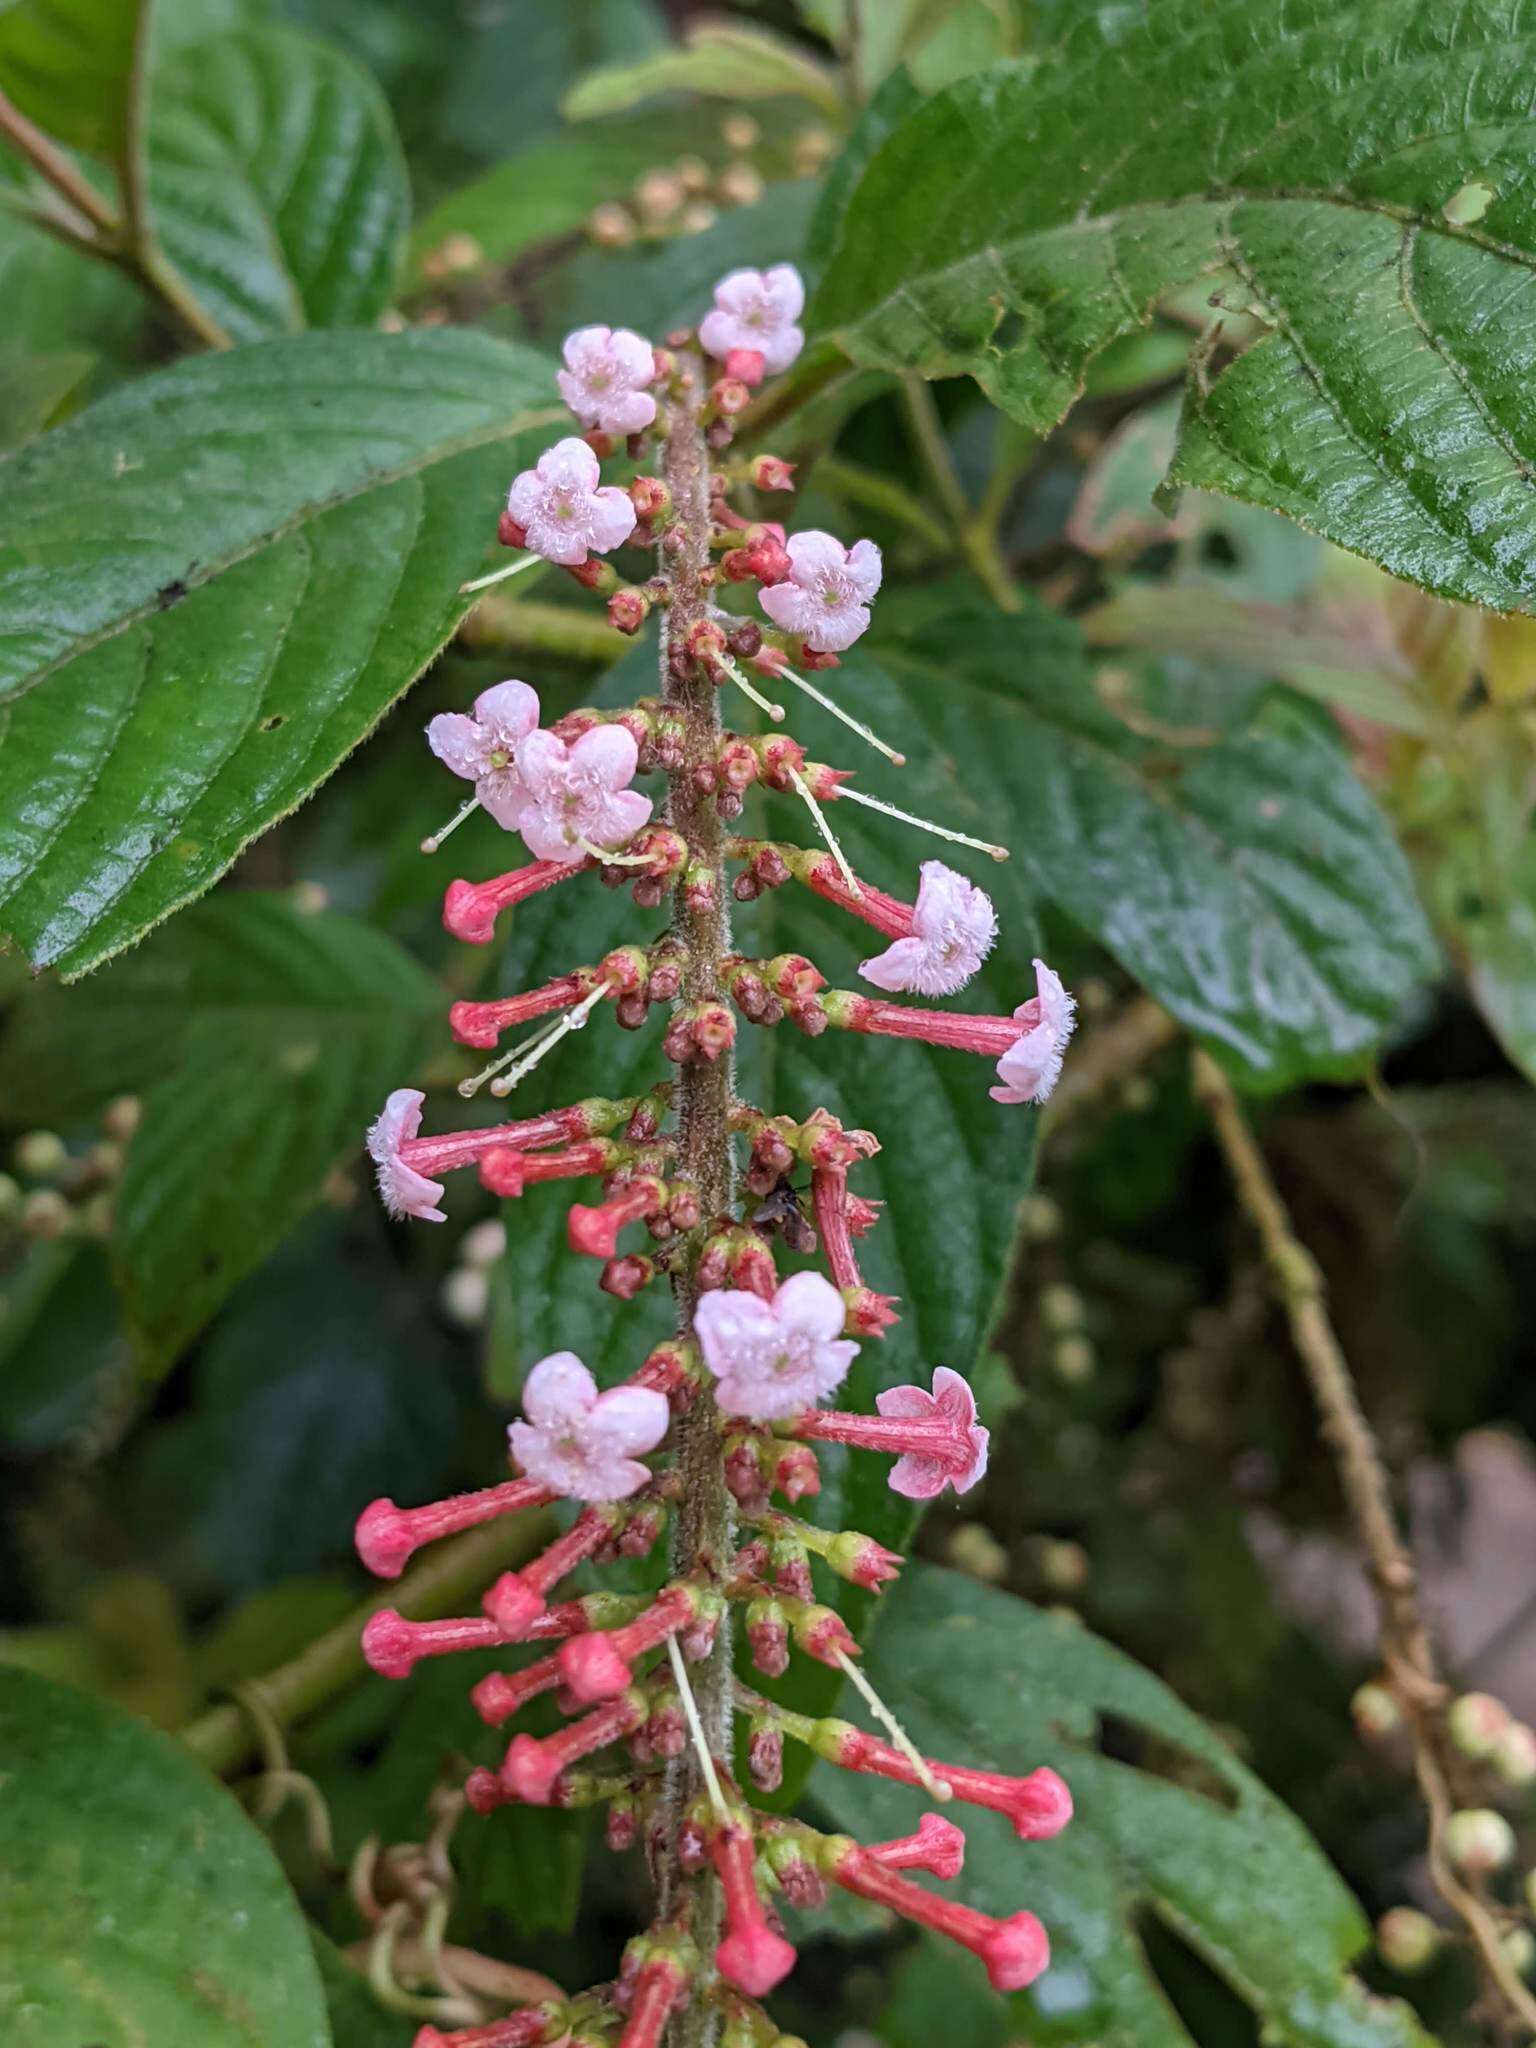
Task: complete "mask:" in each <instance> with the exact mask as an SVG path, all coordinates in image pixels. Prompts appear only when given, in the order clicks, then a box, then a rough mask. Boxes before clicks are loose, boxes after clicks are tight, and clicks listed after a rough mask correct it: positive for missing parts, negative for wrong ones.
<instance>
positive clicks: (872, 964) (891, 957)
mask: <svg viewBox="0 0 1536 2048" xmlns="http://www.w3.org/2000/svg"><path fill="white" fill-rule="evenodd" d="M918 900H919V903H920V902H921V900H922V899H921V898H919V899H918ZM926 952H927V947H926V945H925V944H924V942H923V940H921V939H916V938H912V939H896V940H894V941H893V942H892V943H891V944H890V945H889V946H887V947H886V949H885V951H884V952H883V953H876V954H875V955H874V957H873V959H870V960H862V961H860V963H859V972H860V974H862V975H863V977H864V979H865V980H866V981H870V982H873V983H874V985H875V987H876V988H883V989H888V990H889V991H890V992H891V994H892V995H904V994H906V992H907V991H908V990H910V989H912V988H914V987H915V986H916V974H917V970H918V969H919V968H920V967H921V965H922V963H923V958H924V955H925V954H926Z"/></svg>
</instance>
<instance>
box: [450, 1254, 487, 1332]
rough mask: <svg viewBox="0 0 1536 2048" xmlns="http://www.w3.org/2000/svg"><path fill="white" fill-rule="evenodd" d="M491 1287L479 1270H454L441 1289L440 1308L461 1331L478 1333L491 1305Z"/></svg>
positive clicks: (476, 1267)
mask: <svg viewBox="0 0 1536 2048" xmlns="http://www.w3.org/2000/svg"><path fill="white" fill-rule="evenodd" d="M490 1298H491V1283H490V1281H489V1279H488V1278H487V1277H486V1274H485V1272H484V1270H483V1269H482V1268H480V1267H478V1266H455V1267H454V1269H453V1271H452V1272H451V1273H450V1274H449V1275H448V1277H447V1279H446V1280H444V1282H443V1284H442V1286H441V1287H440V1288H439V1289H438V1294H437V1305H438V1307H439V1308H440V1309H441V1310H442V1312H443V1315H444V1316H445V1317H446V1319H447V1320H448V1321H449V1322H450V1323H454V1324H456V1325H457V1326H458V1328H459V1329H461V1330H478V1329H479V1327H480V1325H481V1324H482V1323H483V1322H484V1321H485V1312H486V1309H487V1307H488V1306H489V1304H490Z"/></svg>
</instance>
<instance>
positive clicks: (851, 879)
mask: <svg viewBox="0 0 1536 2048" xmlns="http://www.w3.org/2000/svg"><path fill="white" fill-rule="evenodd" d="M786 768H787V773H788V775H789V779H790V781H791V782H792V783H793V784H794V787H795V793H796V795H797V796H798V797H799V798H800V800H801V802H802V803H803V804H804V805H805V807H806V809H807V810H808V811H809V812H810V814H811V821H812V823H813V824H814V825H815V827H816V830H817V831H818V832H819V833H820V834H821V836H822V838H823V839H824V840H825V841H826V847H827V851H828V853H830V854H831V856H832V858H833V859H834V860H835V861H836V862H837V865H838V868H839V870H840V872H841V874H842V877H843V880H844V881H845V882H846V883H847V884H848V891H849V894H850V895H851V896H853V897H855V898H858V897H860V896H862V895H863V894H864V891H863V889H862V888H861V887H860V886H859V878H858V876H857V875H856V874H855V873H854V872H853V869H852V868H851V867H850V866H849V865H848V856H847V854H845V853H844V852H843V849H842V848H841V847H840V846H839V845H838V843H837V837H836V834H835V833H834V832H833V830H832V827H831V826H830V825H829V824H828V823H827V814H826V812H825V811H824V810H823V809H822V808H821V805H820V804H819V803H818V802H817V801H816V798H815V797H814V795H813V794H812V793H811V785H810V784H809V783H808V782H807V781H806V779H805V777H804V776H803V775H802V774H801V773H800V770H799V769H798V768H795V767H791V766H788V764H786Z"/></svg>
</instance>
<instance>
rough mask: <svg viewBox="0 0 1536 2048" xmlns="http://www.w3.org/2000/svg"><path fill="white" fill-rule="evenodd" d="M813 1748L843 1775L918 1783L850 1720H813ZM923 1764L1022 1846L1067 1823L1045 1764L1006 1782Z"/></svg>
mask: <svg viewBox="0 0 1536 2048" xmlns="http://www.w3.org/2000/svg"><path fill="white" fill-rule="evenodd" d="M812 1747H813V1748H814V1749H815V1751H816V1753H817V1755H818V1756H824V1757H826V1758H827V1760H828V1761H829V1762H830V1763H834V1764H839V1765H841V1766H842V1768H843V1769H844V1770H845V1771H867V1772H868V1773H870V1774H871V1775H872V1776H873V1777H876V1778H894V1779H895V1780H896V1782H897V1784H899V1785H921V1784H922V1782H923V1781H922V1779H921V1778H920V1777H919V1776H918V1773H917V1769H916V1766H915V1765H914V1764H913V1762H912V1760H911V1758H910V1757H907V1756H904V1755H903V1754H902V1752H901V1751H900V1750H899V1749H896V1748H894V1747H893V1746H892V1745H891V1744H890V1743H888V1742H882V1741H881V1740H880V1738H879V1737H878V1736H877V1735H866V1734H865V1733H864V1731H863V1729H861V1728H855V1727H854V1726H853V1724H852V1722H851V1721H831V1720H828V1721H818V1722H817V1723H816V1731H815V1735H814V1737H813V1739H812ZM924 1761H925V1762H926V1763H927V1765H928V1769H929V1771H930V1772H931V1773H932V1775H933V1776H934V1777H935V1778H936V1779H937V1780H938V1782H939V1783H940V1784H941V1785H947V1786H948V1787H949V1789H950V1791H951V1792H952V1793H953V1794H954V1796H955V1798H956V1799H959V1800H961V1801H963V1802H964V1804H965V1805H967V1806H984V1807H986V1808H987V1809H988V1810H989V1811H990V1812H992V1813H1002V1814H1006V1815H1007V1816H1008V1819H1009V1820H1010V1821H1011V1822H1012V1823H1013V1831H1014V1833H1015V1834H1016V1835H1017V1836H1018V1838H1019V1840H1020V1841H1021V1842H1048V1841H1050V1839H1051V1838H1052V1836H1053V1835H1059V1834H1060V1833H1061V1831H1062V1829H1063V1828H1064V1827H1065V1826H1066V1824H1067V1822H1068V1821H1069V1820H1070V1819H1071V1818H1072V1794H1071V1793H1070V1792H1069V1791H1068V1790H1067V1788H1066V1786H1065V1784H1064V1783H1063V1782H1062V1780H1061V1779H1060V1778H1059V1777H1058V1776H1057V1774H1056V1773H1055V1771H1053V1770H1051V1769H1049V1768H1048V1767H1047V1766H1045V1765H1042V1766H1041V1767H1040V1769H1039V1770H1037V1771H1031V1772H1030V1774H1029V1776H1028V1777H1027V1778H1007V1777H1004V1776H1003V1775H1002V1774H1001V1773H1000V1772H998V1771H978V1770H973V1769H972V1768H971V1767H970V1766H969V1765H967V1764H941V1763H939V1762H937V1761H936V1759H934V1758H932V1757H928V1758H925V1759H924Z"/></svg>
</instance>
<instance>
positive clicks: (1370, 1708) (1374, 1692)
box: [1349, 1685, 1403, 1742]
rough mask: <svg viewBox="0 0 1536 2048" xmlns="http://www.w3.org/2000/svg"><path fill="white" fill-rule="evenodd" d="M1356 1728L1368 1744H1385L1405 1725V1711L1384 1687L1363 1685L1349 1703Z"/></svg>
mask: <svg viewBox="0 0 1536 2048" xmlns="http://www.w3.org/2000/svg"><path fill="white" fill-rule="evenodd" d="M1349 1711H1350V1713H1351V1714H1352V1715H1353V1716H1354V1721H1355V1726H1356V1728H1357V1729H1358V1730H1359V1731H1360V1734H1361V1736H1362V1737H1363V1738H1364V1739H1365V1741H1367V1742H1385V1741H1386V1740H1387V1738H1388V1737H1389V1736H1391V1735H1395V1734H1396V1733H1397V1731H1398V1729H1399V1728H1401V1727H1402V1725H1403V1710H1402V1708H1401V1707H1400V1706H1399V1705H1398V1703H1397V1700H1396V1698H1395V1697H1394V1696H1393V1694H1391V1693H1390V1692H1388V1690H1387V1688H1386V1687H1385V1686H1384V1685H1362V1686H1360V1687H1358V1688H1357V1689H1356V1692H1355V1696H1354V1698H1353V1699H1352V1700H1351V1701H1350V1703H1349Z"/></svg>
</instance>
